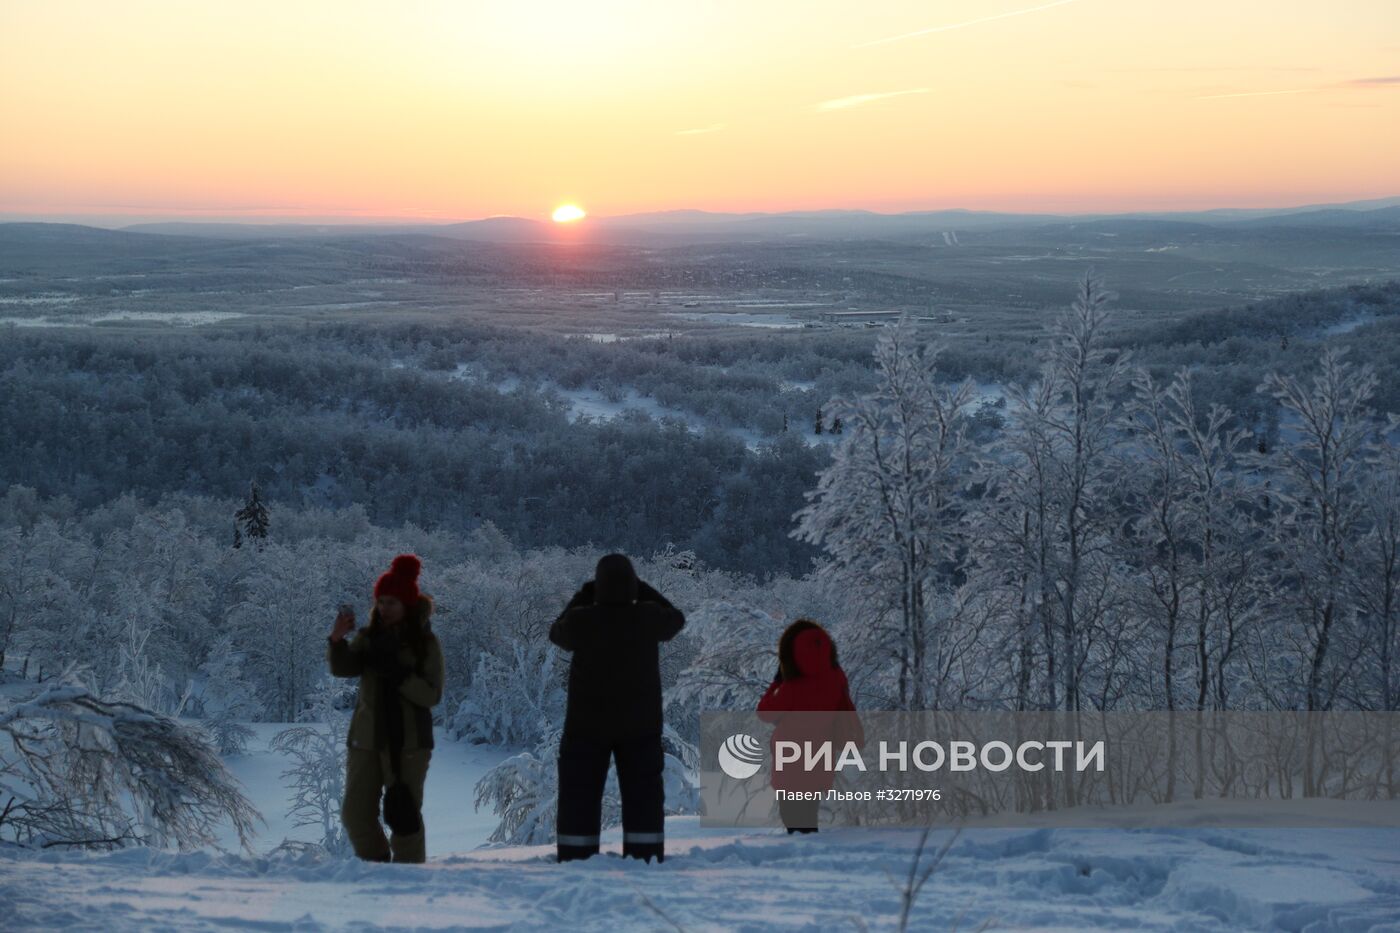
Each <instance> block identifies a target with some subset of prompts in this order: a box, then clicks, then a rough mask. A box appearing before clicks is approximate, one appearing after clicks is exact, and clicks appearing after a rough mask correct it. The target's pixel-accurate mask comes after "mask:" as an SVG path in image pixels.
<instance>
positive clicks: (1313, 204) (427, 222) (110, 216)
mask: <svg viewBox="0 0 1400 933" xmlns="http://www.w3.org/2000/svg"><path fill="white" fill-rule="evenodd" d="M1384 201H1400V194H1390V195H1376V196H1372V197H1361V198H1348V199H1347V200H1341V201H1301V202H1299V201H1285V202H1277V203H1268V204H1254V205H1249V206H1241V205H1239V204H1238V203H1232V202H1226V203H1222V204H1217V205H1216V206H1212V207H1194V208H1179V209H1163V208H1155V207H1146V208H1121V209H1107V210H1105V209H1097V210H1095V209H1084V208H1070V209H1062V210H1039V209H1032V208H1027V209H1020V208H986V207H964V206H947V207H918V208H908V209H904V210H878V209H876V208H866V207H805V208H804V207H795V208H784V209H778V210H712V209H709V208H691V207H673V208H657V209H653V210H641V211H629V212H627V213H621V214H600V213H593V212H590V214H589V216H588V218H587V220H585V221H583V223H587V222H588V221H589V220H591V221H594V222H597V221H616V220H625V219H627V218H629V217H648V216H658V215H665V214H704V215H710V216H726V215H727V216H734V217H780V216H784V215H793V214H843V213H848V214H870V215H873V216H877V217H901V216H908V215H911V214H939V213H952V212H958V213H967V214H1003V215H1010V216H1028V217H1104V216H1109V217H1111V216H1121V215H1127V214H1161V215H1172V214H1202V213H1214V212H1223V211H1287V210H1305V209H1308V208H1329V207H1331V208H1346V206H1347V205H1357V204H1369V203H1375V202H1384ZM1352 209H1355V208H1352ZM74 218H86V220H78V219H74ZM98 218H101V219H102V222H98ZM489 220H524V221H531V222H534V223H538V224H540V225H541V226H555V224H554V223H553V222H552V221H550V220H549V216H548V214H547V213H541V214H540V215H539V216H538V217H532V216H530V215H527V214H484V215H480V216H475V217H459V218H433V219H428V218H424V217H422V216H421V215H419V216H415V215H402V216H396V215H384V214H371V215H358V216H357V215H354V214H349V213H342V214H304V215H297V214H271V213H266V214H262V213H257V212H256V209H255V210H254V211H250V212H246V213H241V214H238V213H234V214H216V213H213V212H210V213H193V214H191V213H162V212H159V211H153V212H150V213H147V212H138V211H133V212H130V213H125V212H108V211H104V210H102V209H100V208H98V209H93V210H74V211H23V210H4V209H0V223H70V224H76V225H78V226H88V227H108V228H110V229H122V228H123V227H128V226H139V225H144V224H232V225H235V226H287V227H295V226H306V227H331V226H340V227H354V226H358V227H448V226H455V225H458V224H467V223H481V222H484V221H489Z"/></svg>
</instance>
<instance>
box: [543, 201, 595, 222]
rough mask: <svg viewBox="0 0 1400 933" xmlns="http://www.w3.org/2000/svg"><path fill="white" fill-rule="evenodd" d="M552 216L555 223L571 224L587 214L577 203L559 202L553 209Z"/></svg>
mask: <svg viewBox="0 0 1400 933" xmlns="http://www.w3.org/2000/svg"><path fill="white" fill-rule="evenodd" d="M552 216H553V217H554V222H555V223H557V224H571V223H573V222H574V221H576V220H582V219H583V218H585V217H587V216H588V214H587V213H585V212H584V209H583V208H581V207H579V206H578V205H577V204H560V205H559V206H558V207H556V208H555V209H554V214H553V215H552Z"/></svg>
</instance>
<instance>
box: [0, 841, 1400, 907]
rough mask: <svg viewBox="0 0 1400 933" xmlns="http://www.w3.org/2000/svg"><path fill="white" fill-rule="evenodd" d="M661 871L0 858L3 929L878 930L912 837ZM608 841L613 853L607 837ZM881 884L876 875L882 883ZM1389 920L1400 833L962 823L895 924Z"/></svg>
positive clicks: (538, 853) (620, 863)
mask: <svg viewBox="0 0 1400 933" xmlns="http://www.w3.org/2000/svg"><path fill="white" fill-rule="evenodd" d="M668 832H669V835H670V840H669V843H668V845H669V849H670V853H671V854H670V855H669V856H668V858H667V860H666V862H665V863H664V864H662V865H644V864H641V863H637V862H633V861H624V860H623V859H621V858H615V857H607V856H604V857H600V858H596V859H593V860H590V861H588V862H583V863H571V864H566V865H556V864H554V863H553V862H552V860H551V849H550V848H548V847H531V848H500V849H484V850H476V851H466V852H458V853H453V854H438V855H436V856H434V857H433V858H432V859H431V860H430V861H429V863H428V864H427V865H426V866H411V865H366V864H361V863H358V862H354V861H331V862H320V863H317V862H313V861H309V860H300V861H298V860H292V859H281V860H268V859H249V858H243V857H234V856H226V855H215V854H209V853H193V854H184V855H175V854H170V853H163V852H153V851H150V850H128V851H124V852H118V853H115V854H111V855H100V856H88V857H84V856H78V855H71V854H59V853H47V854H45V855H44V856H42V857H39V858H33V857H24V858H20V857H17V856H15V855H13V854H0V902H3V903H6V904H8V905H9V914H8V919H9V923H10V924H13V926H12V928H15V927H19V926H25V927H29V926H33V927H43V928H50V929H52V928H64V927H86V928H98V927H102V928H106V929H137V928H140V929H150V928H163V929H169V928H201V927H209V926H215V925H230V926H238V927H242V928H253V929H279V928H290V927H295V928H297V929H327V928H342V927H364V926H367V925H374V926H383V927H392V928H405V929H407V928H412V929H444V928H452V927H458V928H478V929H506V928H510V929H580V930H594V929H596V930H614V929H639V930H655V929H672V930H674V929H683V930H728V929H740V930H760V929H785V930H827V929H852V930H862V929H870V930H884V929H894V928H895V924H896V922H897V916H898V910H899V895H898V891H897V889H896V883H898V881H900V880H902V878H903V876H904V875H905V874H906V873H907V867H908V864H909V859H910V853H911V851H912V847H913V845H914V842H915V838H916V837H915V834H914V833H912V832H910V831H869V830H850V831H836V832H824V833H822V834H820V835H819V836H818V837H815V838H810V837H809V838H789V837H787V836H785V835H780V834H778V833H777V832H775V831H772V830H768V831H762V832H758V833H755V834H749V835H737V836H736V835H734V834H732V833H706V832H705V831H703V830H701V829H699V827H698V826H697V825H696V822H695V820H694V818H684V819H673V820H671V821H670V823H669V824H668ZM612 836H613V837H614V838H613V841H612V844H610V845H609V846H608V848H609V849H612V850H614V851H616V849H617V848H618V846H617V844H616V839H615V837H616V834H615V833H614V834H612ZM892 879H894V880H892ZM984 923H985V924H989V927H990V928H993V929H998V928H1001V929H1004V928H1017V929H1040V930H1084V929H1128V928H1134V929H1154V930H1216V929H1282V930H1387V929H1388V930H1400V832H1396V831H1371V830H1309V831H1306V832H1296V831H1292V832H1290V831H1281V830H1237V831H1229V832H1226V831H1208V830H1190V831H1175V832H1168V831H1136V832H1130V831H1123V830H1022V831H1017V830H976V831H969V832H967V833H965V834H964V835H963V836H962V838H961V839H959V840H958V842H957V844H956V845H955V846H954V848H953V849H952V850H951V852H950V853H949V855H948V857H947V858H946V859H945V860H944V862H943V863H942V865H941V867H940V868H939V870H938V871H937V873H936V874H934V876H933V877H932V879H931V880H930V881H929V882H928V885H927V886H926V887H925V889H924V891H923V893H922V895H921V897H920V898H919V900H918V902H917V905H916V908H915V911H914V915H913V919H912V922H911V924H910V928H911V929H916V930H952V929H969V930H970V929H978V928H979V927H981V926H982V925H983V924H984Z"/></svg>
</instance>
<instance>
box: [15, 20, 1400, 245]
mask: <svg viewBox="0 0 1400 933" xmlns="http://www.w3.org/2000/svg"><path fill="white" fill-rule="evenodd" d="M1393 195H1400V0H1331V2H1328V3H1320V2H1315V0H925V2H918V3H916V2H888V3H886V2H878V0H867V2H859V3H857V2H851V0H841V2H835V0H742V2H740V0H718V2H706V3H682V2H672V0H649V2H645V0H606V2H588V0H555V2H544V0H501V2H497V0H478V2H472V0H461V2H446V0H440V2H430V0H400V2H351V0H335V2H313V0H295V2H289V0H281V2H259V0H239V2H230V3H215V2H199V3H190V2H188V0H184V2H158V0H122V2H119V3H114V2H68V0H33V2H29V0H0V214H8V215H11V216H14V215H27V216H28V215H43V216H50V215H53V216H59V215H93V214H131V215H142V216H149V215H172V216H193V217H239V216H246V217H250V218H253V217H305V218H324V217H344V218H346V219H352V218H375V219H379V218H391V217H392V218H412V219H423V220H436V219H441V220H455V219H466V218H472V217H481V216H488V215H493V214H519V215H524V216H531V217H545V216H547V215H548V214H549V212H550V211H551V210H552V209H553V208H554V207H555V206H556V205H557V204H559V203H561V202H564V201H576V202H577V203H579V204H581V205H583V206H584V207H585V208H587V209H588V210H589V211H590V212H591V213H593V214H622V213H629V212H633V211H644V210H664V209H672V208H703V209H708V210H786V209H818V208H856V207H862V208H869V209H873V210H880V211H897V210H916V209H933V208H945V207H967V208H978V209H996V210H1062V211H1101V210H1137V209H1173V208H1197V207H1218V206H1266V205H1286V204H1301V203H1311V202H1320V201H1339V200H1349V199H1357V198H1369V197H1385V196H1393Z"/></svg>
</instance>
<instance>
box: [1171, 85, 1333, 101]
mask: <svg viewBox="0 0 1400 933" xmlns="http://www.w3.org/2000/svg"><path fill="white" fill-rule="evenodd" d="M1316 90H1317V88H1315V87H1295V88H1290V89H1289V90H1286V91H1235V92H1233V93H1230V94H1202V95H1201V96H1200V97H1197V98H1196V100H1222V99H1224V98H1226V97H1273V96H1274V95H1276V94H1311V93H1312V92H1313V91H1316Z"/></svg>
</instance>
